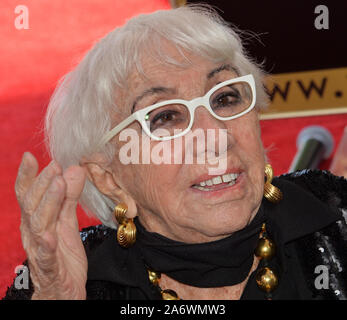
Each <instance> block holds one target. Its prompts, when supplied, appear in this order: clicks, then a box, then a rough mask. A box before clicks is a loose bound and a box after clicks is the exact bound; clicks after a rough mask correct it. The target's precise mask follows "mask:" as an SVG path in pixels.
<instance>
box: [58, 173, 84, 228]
mask: <svg viewBox="0 0 347 320" xmlns="http://www.w3.org/2000/svg"><path fill="white" fill-rule="evenodd" d="M63 178H64V180H65V182H66V195H65V200H64V203H63V206H62V211H61V213H60V219H63V220H68V221H72V220H71V219H73V221H75V222H77V217H76V212H75V211H76V207H77V204H78V200H79V198H80V196H81V194H82V191H83V188H84V184H85V181H86V172H85V169H83V168H82V167H80V166H71V167H69V168H67V169H66V170H65V171H64V173H63Z"/></svg>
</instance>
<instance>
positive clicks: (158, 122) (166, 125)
mask: <svg viewBox="0 0 347 320" xmlns="http://www.w3.org/2000/svg"><path fill="white" fill-rule="evenodd" d="M255 102H256V90H255V81H254V77H253V75H251V74H248V75H246V76H242V77H238V78H233V79H230V80H227V81H223V82H221V83H219V84H217V85H216V86H214V87H213V88H212V89H211V90H209V91H208V92H207V93H206V94H205V95H204V96H203V97H198V98H195V99H192V100H190V101H187V100H182V99H173V100H166V101H161V102H158V103H156V104H153V105H151V106H148V107H146V108H143V109H141V110H139V111H136V112H134V113H133V114H132V115H130V116H129V117H128V118H126V119H125V120H123V121H122V122H121V123H119V124H118V125H117V126H115V127H114V128H113V129H112V130H110V131H109V132H108V133H107V134H105V136H104V137H103V138H102V141H101V145H104V144H106V143H107V142H108V141H109V140H111V139H112V138H113V137H114V136H115V135H117V134H118V133H119V132H121V131H122V130H123V129H125V128H126V127H127V126H129V125H130V124H131V123H133V122H134V121H138V122H139V123H140V124H141V126H142V129H143V131H144V132H145V133H146V134H147V135H148V136H149V137H151V138H152V139H153V140H159V141H163V140H170V139H174V138H177V137H180V136H183V135H185V134H187V133H188V132H189V130H190V129H191V128H192V126H193V123H194V113H195V109H196V108H198V107H204V108H206V109H207V110H208V111H209V112H210V114H211V115H212V116H214V117H215V118H216V119H218V120H222V121H223V120H224V121H225V120H232V119H236V118H239V117H241V116H243V115H245V114H246V113H248V112H250V111H251V110H252V109H253V108H254V106H255Z"/></svg>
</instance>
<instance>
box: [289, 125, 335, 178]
mask: <svg viewBox="0 0 347 320" xmlns="http://www.w3.org/2000/svg"><path fill="white" fill-rule="evenodd" d="M296 146H297V148H298V151H297V153H296V155H295V157H294V159H293V161H292V164H291V165H290V168H289V172H294V171H297V170H303V169H317V168H318V166H319V163H320V162H321V160H322V159H327V158H329V157H330V155H331V153H332V151H333V149H334V139H333V137H332V135H331V133H330V132H329V131H328V130H327V129H325V128H323V127H321V126H309V127H306V128H304V129H303V130H301V132H300V133H299V135H298V138H297V140H296Z"/></svg>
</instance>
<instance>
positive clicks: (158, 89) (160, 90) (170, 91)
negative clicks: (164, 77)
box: [131, 87, 176, 113]
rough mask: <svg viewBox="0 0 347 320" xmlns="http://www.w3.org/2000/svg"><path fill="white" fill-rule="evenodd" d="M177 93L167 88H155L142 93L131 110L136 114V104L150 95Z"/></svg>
mask: <svg viewBox="0 0 347 320" xmlns="http://www.w3.org/2000/svg"><path fill="white" fill-rule="evenodd" d="M175 92H176V90H175V89H171V88H165V87H153V88H150V89H148V90H145V91H144V92H142V93H141V94H140V95H139V96H137V97H136V98H135V101H134V103H133V106H132V108H131V113H133V112H134V110H135V107H136V104H137V103H138V102H139V101H140V100H141V99H143V98H144V97H146V96H150V95H153V94H157V93H175Z"/></svg>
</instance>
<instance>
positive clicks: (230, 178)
mask: <svg viewBox="0 0 347 320" xmlns="http://www.w3.org/2000/svg"><path fill="white" fill-rule="evenodd" d="M238 176H239V174H238V173H228V174H224V175H222V176H216V177H213V178H212V179H209V180H205V181H202V182H200V183H199V185H198V186H196V187H198V189H199V190H201V189H200V187H205V186H209V187H210V186H212V185H217V184H221V183H223V182H224V183H228V182H229V184H230V185H233V184H235V180H236V179H237V178H238ZM202 189H206V188H202Z"/></svg>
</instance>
